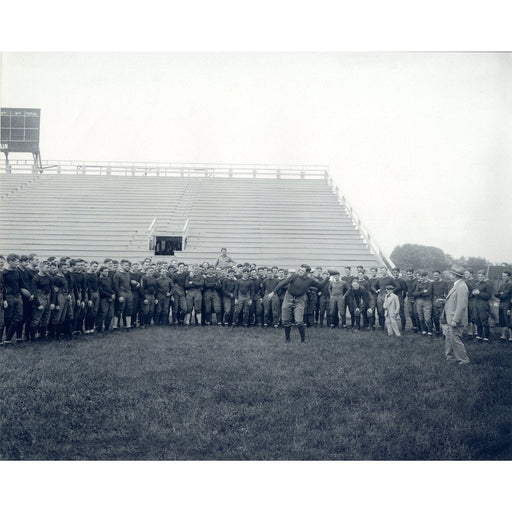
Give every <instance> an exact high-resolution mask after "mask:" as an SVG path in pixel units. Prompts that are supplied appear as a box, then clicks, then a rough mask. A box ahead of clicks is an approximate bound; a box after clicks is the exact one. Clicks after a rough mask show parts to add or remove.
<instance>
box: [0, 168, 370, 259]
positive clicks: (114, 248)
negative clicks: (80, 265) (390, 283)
mask: <svg viewBox="0 0 512 512" xmlns="http://www.w3.org/2000/svg"><path fill="white" fill-rule="evenodd" d="M0 196H1V204H0V233H1V234H0V252H1V253H4V254H5V253H8V252H18V253H29V252H36V253H37V254H39V255H40V256H48V255H57V256H60V255H69V256H75V257H77V256H82V257H85V258H93V257H94V258H104V257H106V256H113V257H122V256H126V257H128V258H142V257H144V256H148V255H153V252H152V251H150V250H149V248H148V247H149V246H148V227H149V225H150V224H151V223H152V221H153V219H156V231H155V233H156V234H157V235H158V234H165V233H167V232H169V231H170V230H173V229H181V227H182V226H184V225H185V222H186V221H187V219H188V236H187V244H186V247H185V249H184V251H181V252H177V253H175V257H176V258H177V259H179V260H183V261H186V262H188V263H190V264H196V263H201V262H203V261H210V262H212V261H214V260H215V259H216V257H217V256H218V254H219V250H220V248H221V247H227V248H228V251H229V254H230V256H231V257H232V258H234V259H235V260H236V261H237V262H245V261H250V262H256V263H258V264H279V265H283V266H287V267H294V266H297V265H299V264H300V263H303V262H308V263H310V264H311V265H322V266H330V267H336V268H340V267H341V266H344V265H357V264H362V265H364V266H365V267H368V266H370V265H374V264H380V261H379V258H378V257H376V256H375V255H374V254H373V253H372V251H371V250H370V249H369V247H368V246H367V244H366V243H365V242H364V240H363V237H362V236H361V234H360V233H359V231H358V229H357V228H356V227H355V225H354V223H353V221H352V219H351V217H350V215H349V214H348V213H347V211H346V210H345V208H344V207H343V206H342V205H341V204H340V202H339V200H338V198H337V196H336V195H335V194H334V193H333V191H332V190H331V188H330V187H329V185H328V184H327V182H326V181H325V180H322V179H309V180H308V179H251V178H219V177H169V176H114V175H111V176H97V175H88V174H87V175H81V174H77V175H72V174H71V175H57V174H48V175H45V174H42V175H34V174H18V175H17V174H0ZM170 257H171V256H167V257H165V258H170ZM156 258H157V259H158V258H163V257H161V256H160V257H156Z"/></svg>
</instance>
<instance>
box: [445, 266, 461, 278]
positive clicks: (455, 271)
mask: <svg viewBox="0 0 512 512" xmlns="http://www.w3.org/2000/svg"><path fill="white" fill-rule="evenodd" d="M449 272H451V273H452V274H455V275H456V276H459V277H462V276H463V275H464V267H461V266H460V265H452V266H451V267H450V269H449Z"/></svg>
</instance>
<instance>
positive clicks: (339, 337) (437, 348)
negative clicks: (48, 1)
mask: <svg viewBox="0 0 512 512" xmlns="http://www.w3.org/2000/svg"><path fill="white" fill-rule="evenodd" d="M82 30H83V32H84V34H85V33H89V32H88V31H86V30H85V27H82ZM89 35H90V36H91V37H92V33H89ZM142 48H143V47H140V48H133V49H132V48H130V50H123V49H122V48H119V49H118V48H115V49H110V48H107V49H106V50H104V49H103V48H94V49H92V48H91V47H87V46H86V47H85V48H84V49H74V48H66V47H65V46H62V47H60V48H51V49H48V50H46V49H44V51H40V50H39V49H38V48H37V45H35V44H33V45H32V46H31V47H30V48H29V49H23V50H18V49H16V47H15V48H13V50H9V51H2V52H1V53H0V107H1V125H0V127H1V137H0V152H1V155H0V157H1V160H0V278H1V297H0V383H1V384H0V389H1V393H0V395H1V396H0V461H2V462H1V465H0V467H1V468H2V470H5V471H7V472H8V471H9V469H10V468H11V467H14V462H15V461H16V462H22V461H23V462H24V463H26V464H27V465H28V464H29V462H31V463H38V464H39V463H47V464H45V465H44V466H42V467H43V468H46V467H49V468H53V467H55V465H54V464H56V463H57V462H59V463H64V462H67V463H69V462H73V463H79V462H88V463H94V464H95V465H94V467H96V468H98V471H99V472H102V474H105V475H108V472H109V470H108V469H107V466H106V464H105V463H106V462H107V461H108V462H113V461H116V462H118V463H121V462H123V463H125V464H124V465H119V466H116V467H119V468H120V471H126V470H127V471H130V469H127V468H131V467H132V466H130V465H127V464H126V463H129V462H135V461H137V462H139V463H142V462H145V463H150V462H151V463H153V464H152V465H151V466H147V467H148V468H149V467H150V468H151V470H150V471H151V474H153V475H155V477H154V478H155V479H156V480H155V481H157V480H158V481H159V479H160V478H162V473H160V472H159V470H158V468H162V467H165V468H166V470H169V471H172V472H174V471H177V472H178V473H179V472H181V471H183V474H182V477H183V475H185V474H187V475H188V477H190V478H192V479H193V478H194V477H193V474H190V473H189V471H190V469H189V467H188V466H187V465H186V464H185V462H186V461H188V462H194V463H197V464H196V465H195V466H194V468H198V469H197V471H198V472H199V473H198V474H201V476H202V477H203V478H204V476H205V475H208V474H209V472H210V471H212V472H215V471H216V468H224V467H226V466H223V465H222V464H220V463H221V462H222V463H225V462H230V463H231V464H232V465H231V466H230V468H231V469H230V471H231V473H229V474H230V475H231V474H232V473H239V472H243V469H242V468H244V467H245V466H243V465H242V466H240V465H236V464H234V463H241V462H251V463H252V467H253V468H262V469H255V470H256V471H262V472H263V473H265V471H266V468H268V471H269V473H268V475H267V476H269V475H270V474H272V475H273V476H274V477H275V478H277V479H278V478H280V476H279V475H280V473H281V471H284V472H286V468H289V471H290V474H292V475H295V474H297V473H299V474H300V468H301V467H304V468H307V470H308V472H313V473H314V471H315V470H314V469H312V468H314V467H315V464H320V463H321V464H322V466H318V467H322V468H323V469H322V472H321V474H322V475H324V478H325V480H324V482H323V484H324V485H327V482H330V479H331V478H333V476H334V474H335V473H332V472H331V471H333V469H332V468H336V470H339V471H343V472H348V473H350V472H351V468H354V471H355V473H354V474H358V475H364V474H365V471H366V470H368V472H369V474H372V475H373V476H375V472H378V471H384V472H385V471H386V470H385V469H384V468H385V467H390V468H392V467H393V466H392V465H391V464H390V463H392V462H394V463H397V462H401V463H405V462H408V463H413V462H414V463H416V464H417V463H426V462H430V463H432V462H436V463H441V462H444V463H447V462H450V463H455V462H457V463H458V464H461V463H463V462H471V463H476V462H484V461H485V463H487V464H489V463H490V462H491V461H493V462H494V463H496V462H500V463H502V464H504V463H505V464H507V465H506V466H501V467H502V468H505V467H506V470H509V469H510V466H509V464H508V462H509V461H510V460H511V459H512V415H511V403H512V385H511V366H512V316H511V309H512V237H511V232H512V231H511V221H510V219H511V217H512V203H511V201H510V199H511V191H512V145H511V143H510V140H511V139H510V134H511V129H512V53H511V52H509V51H501V50H498V49H496V50H495V51H480V50H479V49H478V47H477V48H475V49H473V50H467V49H466V50H465V51H458V50H457V49H443V50H438V49H432V50H425V49H422V51H415V50H413V49H408V47H407V46H406V45H405V46H403V47H401V48H399V49H398V50H397V49H395V48H392V50H391V51H388V49H382V50H381V49H379V46H378V45H375V46H374V47H373V48H371V49H368V48H365V49H364V50H357V49H356V50H341V49H340V50H338V49H336V50H331V49H325V50H323V51H319V50H314V49H311V50H308V49H304V48H300V49H297V50H294V51H286V50H282V51H281V50H277V51H276V50H274V49H269V50H265V51H263V50H260V51H254V50H252V49H250V50H249V51H246V50H245V49H238V48H236V46H235V48H233V51H215V50H216V49H215V48H214V49H213V50H212V51H210V50H209V48H208V45H207V44H203V47H202V48H201V49H200V50H195V49H194V50H193V51H187V50H188V49H186V50H185V51H183V50H176V51H174V50H171V49H167V48H165V49H157V50H156V51H153V50H146V49H142ZM156 462H159V463H165V466H159V465H155V464H154V463H156ZM277 462H280V463H286V465H284V466H279V465H277V464H275V463H277ZM375 462H379V463H387V464H389V465H388V466H381V465H375V464H373V465H372V464H371V463H375ZM199 463H208V464H199ZM210 463H215V466H211V465H209V464H210ZM256 463H265V464H264V465H263V466H258V465H257V464H256ZM272 463H274V464H272ZM306 463H308V464H306ZM327 463H329V464H327ZM334 463H336V465H334V466H333V465H332V464H334ZM341 463H344V464H341ZM349 463H350V464H352V465H350V464H349ZM355 463H364V465H363V466H359V465H354V464H355ZM233 464H234V465H233ZM28 467H30V468H31V473H30V474H34V471H35V472H36V473H37V471H38V470H37V469H35V468H37V467H39V466H38V465H37V464H36V465H35V466H34V464H32V465H30V466H28ZM70 467H71V468H73V467H76V466H74V465H72V466H70ZM139 467H140V466H139ZM408 467H411V468H413V467H418V466H408ZM423 467H425V466H423ZM430 467H432V466H430ZM441 467H443V466H442V465H441ZM444 467H446V466H444ZM448 467H450V466H448ZM457 467H460V468H461V471H465V470H467V469H468V466H467V465H459V466H457ZM474 467H475V466H474ZM478 467H479V468H481V467H482V466H478ZM493 467H495V466H493ZM498 467H500V466H498ZM155 468H156V469H155ZM280 468H281V469H280ZM42 471H44V469H42ZM479 471H481V469H479ZM22 472H23V469H21V473H22ZM103 472H104V473H103ZM434 472H435V469H434ZM239 474H243V473H239ZM399 475H400V476H398V478H400V477H401V473H400V474H399ZM289 476H290V475H288V477H289ZM183 478H186V477H183ZM206 478H207V477H206ZM262 478H264V477H263V476H262ZM187 479H188V478H187ZM449 479H450V476H449V470H448V474H447V476H446V480H445V482H444V483H445V485H446V486H448V487H449V484H448V482H449ZM299 481H302V480H300V477H299V478H298V480H297V482H299ZM465 484H466V485H467V484H468V481H466V482H465ZM116 485H119V484H117V483H116ZM287 485H292V484H291V483H288V480H287ZM335 485H337V484H335ZM459 485H464V484H459ZM254 489H255V490H256V489H258V486H257V485H255V487H254ZM386 492H387V491H386ZM245 499H247V497H245ZM294 499H297V496H295V498H294ZM464 499H469V498H467V497H465V498H464ZM312 503H314V502H312ZM249 505H250V504H249ZM249 505H247V506H244V505H241V507H243V508H244V509H245V508H248V507H249ZM181 506H183V504H182V505H181ZM326 506H327V505H326V504H325V503H324V504H323V505H322V507H321V508H324V507H326ZM249 508H250V507H249ZM279 508H281V507H279Z"/></svg>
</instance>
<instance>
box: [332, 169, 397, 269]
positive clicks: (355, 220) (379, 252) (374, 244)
mask: <svg viewBox="0 0 512 512" xmlns="http://www.w3.org/2000/svg"><path fill="white" fill-rule="evenodd" d="M326 179H327V183H328V185H329V186H330V187H331V190H332V191H333V192H334V193H335V194H336V196H337V198H338V200H339V202H340V204H342V205H343V206H344V208H345V209H346V210H347V212H348V214H349V215H350V218H351V219H352V222H353V223H354V225H355V226H356V227H357V229H358V230H359V232H360V233H361V235H362V236H363V238H364V240H365V242H366V243H367V244H368V246H369V247H370V248H371V250H372V251H373V252H374V254H375V255H376V256H377V257H378V258H379V259H380V260H381V262H382V263H383V264H384V265H385V266H386V267H387V268H388V270H391V269H392V268H393V267H394V266H395V265H394V264H393V261H392V260H391V258H390V257H389V256H387V255H386V254H384V251H383V250H382V249H381V248H380V246H379V244H378V243H377V242H376V240H375V238H374V237H373V236H372V235H371V233H370V231H369V230H368V229H367V228H366V226H365V225H364V224H363V221H362V220H361V218H360V217H359V215H358V214H357V213H356V212H355V210H354V208H353V207H352V205H351V204H350V203H349V202H348V201H347V198H346V197H345V195H344V194H343V193H342V192H341V191H340V188H339V187H338V185H337V184H336V182H335V180H334V178H333V177H332V176H331V175H330V174H329V173H328V174H327V178H326Z"/></svg>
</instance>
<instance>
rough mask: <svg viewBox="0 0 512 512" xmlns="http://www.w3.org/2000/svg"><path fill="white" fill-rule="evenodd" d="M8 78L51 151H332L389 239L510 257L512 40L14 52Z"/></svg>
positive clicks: (325, 160) (312, 157)
mask: <svg viewBox="0 0 512 512" xmlns="http://www.w3.org/2000/svg"><path fill="white" fill-rule="evenodd" d="M0 80H1V84H0V100H1V105H2V106H3V107H26V108H41V139H40V146H41V154H42V158H43V160H46V159H48V160H59V159H60V160H116V161H135V162H137V161H163V162H179V163H181V162H184V163H188V162H213V163H247V164H282V165H288V164H325V165H328V166H329V170H330V173H331V174H332V176H333V177H334V179H335V181H336V183H337V184H338V186H339V187H340V189H341V190H342V192H343V193H344V194H345V196H346V197H347V199H348V201H349V202H350V203H351V204H352V206H353V207H354V209H355V211H356V213H357V214H358V215H359V217H360V218H361V219H362V221H363V223H364V225H365V227H366V228H367V229H368V230H369V231H370V233H371V234H372V236H373V237H374V239H375V240H376V241H377V242H378V243H379V245H380V246H381V248H382V249H383V250H384V253H385V254H388V255H389V254H390V253H391V252H392V250H393V249H394V247H395V246H397V245H402V244H405V243H413V244H421V245H428V246H435V247H439V248H441V249H443V250H444V251H445V252H446V253H448V254H450V255H451V256H453V257H455V258H458V257H460V256H466V257H469V256H481V257H485V258H487V259H489V260H490V261H491V262H494V263H501V262H504V261H506V262H511V261H512V236H511V235H512V229H511V222H510V219H511V218H512V201H511V199H512V144H511V134H512V53H505V52H501V53H500V52H494V53H493V52H480V53H475V52H453V53H450V52H389V53H386V52H380V53H360V52H352V53H336V52H318V53H299V52H292V53H278V52H273V53H270V52H266V53H236V52H230V53H226V52H224V53H222V52H218V53H155V52H153V53H130V52H123V53H108V52H102V53H84V52H79V53H62V52H61V53H56V52H46V53H36V52H25V53H16V52H6V53H3V54H2V55H1V77H0ZM11 157H12V158H14V157H13V156H12V155H11ZM27 158H30V155H27ZM319 228H321V227H320V226H319Z"/></svg>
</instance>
